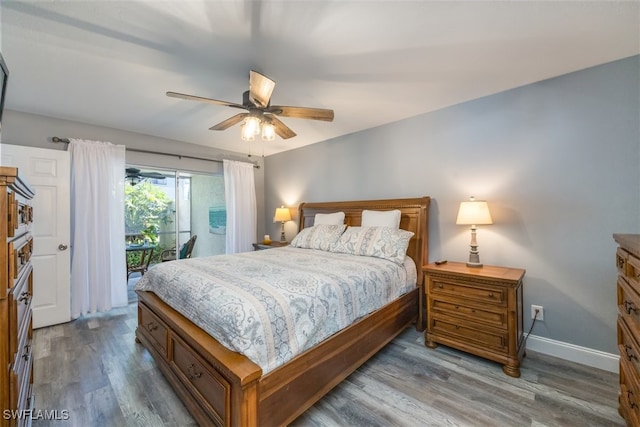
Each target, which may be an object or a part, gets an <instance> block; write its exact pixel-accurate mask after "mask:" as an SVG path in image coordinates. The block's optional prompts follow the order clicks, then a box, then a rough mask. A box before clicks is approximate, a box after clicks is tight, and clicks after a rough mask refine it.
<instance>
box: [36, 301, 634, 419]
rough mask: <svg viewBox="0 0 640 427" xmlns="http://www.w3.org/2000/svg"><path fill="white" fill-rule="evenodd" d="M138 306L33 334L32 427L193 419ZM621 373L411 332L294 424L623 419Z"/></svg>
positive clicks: (134, 305)
mask: <svg viewBox="0 0 640 427" xmlns="http://www.w3.org/2000/svg"><path fill="white" fill-rule="evenodd" d="M136 315H137V310H136V304H135V303H134V304H130V305H129V306H128V307H126V308H120V309H115V310H112V311H111V312H110V313H106V314H104V313H103V314H97V315H93V316H88V317H85V318H81V319H78V320H76V321H73V322H70V323H67V324H64V325H57V326H53V327H49V328H43V329H38V330H35V331H34V357H35V362H34V391H35V394H36V410H47V411H52V410H58V411H59V412H60V411H62V410H67V411H69V419H68V420H66V421H45V420H35V421H34V425H35V426H47V425H52V426H118V427H121V426H122V427H124V426H153V427H161V426H192V425H195V423H194V421H193V420H192V419H191V417H190V416H189V414H188V413H187V412H186V410H185V408H184V406H183V405H182V404H181V403H180V401H179V400H178V398H177V397H176V396H175V394H174V393H173V392H172V391H171V389H170V387H169V384H168V383H167V381H166V380H165V379H164V377H163V376H162V374H161V373H160V372H159V370H158V368H157V367H156V365H155V363H154V362H153V360H152V359H151V356H150V355H149V353H148V352H147V351H146V350H145V349H144V348H143V347H142V346H141V345H140V344H136V343H135V341H134V330H135V327H136ZM617 389H618V378H617V375H615V374H612V373H609V372H605V371H600V370H597V369H593V368H588V367H584V366H581V365H577V364H573V363H568V362H566V361H563V360H560V359H555V358H552V357H548V356H544V355H541V354H536V353H533V352H529V354H528V355H527V357H526V358H525V359H524V362H523V368H522V377H521V378H511V377H508V376H506V375H504V374H503V373H502V369H501V367H500V366H499V365H498V364H495V363H493V362H488V361H484V360H482V359H479V358H476V357H473V356H470V355H467V354H464V353H462V352H458V351H455V350H452V349H449V348H446V347H443V346H440V347H438V348H437V349H435V350H430V349H427V348H426V347H424V345H423V339H422V335H421V334H420V333H418V332H416V331H415V330H413V329H408V330H406V331H405V332H404V333H403V334H402V335H401V336H399V337H398V338H397V339H396V340H395V341H393V342H392V343H391V344H390V345H388V346H387V347H385V348H384V349H383V350H382V351H381V352H380V353H378V354H377V355H376V356H374V357H373V358H372V359H371V360H370V361H369V362H367V363H366V364H365V365H364V366H362V367H361V368H360V369H359V370H358V371H357V372H355V373H354V374H353V375H351V376H350V377H349V378H347V380H345V381H344V382H342V383H341V384H340V385H338V387H336V388H335V389H334V390H333V391H332V392H330V393H329V394H328V395H327V396H325V398H324V399H322V400H321V401H320V402H318V403H317V404H316V405H315V406H313V407H312V408H310V409H309V410H308V411H307V412H305V413H304V414H303V415H302V416H301V417H299V418H298V419H297V420H296V421H295V422H294V423H293V424H292V425H293V426H442V425H447V426H536V427H542V426H580V427H583V426H623V425H624V422H623V420H622V419H621V418H620V416H619V415H618V411H617Z"/></svg>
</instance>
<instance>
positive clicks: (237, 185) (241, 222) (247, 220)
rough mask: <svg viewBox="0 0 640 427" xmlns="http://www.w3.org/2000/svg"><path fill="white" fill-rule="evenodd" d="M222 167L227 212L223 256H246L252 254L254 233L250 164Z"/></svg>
mask: <svg viewBox="0 0 640 427" xmlns="http://www.w3.org/2000/svg"><path fill="white" fill-rule="evenodd" d="M223 165H224V196H225V205H226V208H227V236H226V241H225V243H226V245H225V246H226V253H228V254H235V253H238V252H248V251H251V250H253V246H252V244H253V243H254V242H255V239H256V233H257V225H256V223H257V213H256V185H255V181H254V178H253V164H252V163H244V162H235V161H233V160H224V161H223Z"/></svg>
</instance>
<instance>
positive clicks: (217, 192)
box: [178, 172, 227, 257]
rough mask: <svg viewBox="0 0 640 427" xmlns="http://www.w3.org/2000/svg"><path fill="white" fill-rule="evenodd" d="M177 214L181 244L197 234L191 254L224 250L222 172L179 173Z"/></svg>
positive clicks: (213, 253)
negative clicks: (217, 173) (216, 173)
mask: <svg viewBox="0 0 640 427" xmlns="http://www.w3.org/2000/svg"><path fill="white" fill-rule="evenodd" d="M178 213H179V218H180V221H179V223H180V232H179V236H178V240H179V242H180V245H183V244H184V243H186V242H187V240H189V239H190V238H192V239H193V238H194V236H196V237H195V245H194V247H193V253H192V255H191V256H192V257H196V256H209V255H221V254H224V253H225V233H226V224H227V216H226V210H225V204H224V179H223V176H222V175H213V174H202V173H187V172H179V173H178Z"/></svg>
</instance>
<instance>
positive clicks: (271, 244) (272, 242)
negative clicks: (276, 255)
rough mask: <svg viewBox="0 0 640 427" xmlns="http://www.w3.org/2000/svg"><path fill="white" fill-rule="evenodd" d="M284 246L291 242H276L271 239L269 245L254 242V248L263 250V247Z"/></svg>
mask: <svg viewBox="0 0 640 427" xmlns="http://www.w3.org/2000/svg"><path fill="white" fill-rule="evenodd" d="M283 246H289V242H276V241H271V243H269V244H268V245H265V244H264V243H253V249H254V250H256V251H261V250H263V249H272V248H281V247H283Z"/></svg>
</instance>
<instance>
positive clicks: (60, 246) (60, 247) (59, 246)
mask: <svg viewBox="0 0 640 427" xmlns="http://www.w3.org/2000/svg"><path fill="white" fill-rule="evenodd" d="M67 248H68V246H67V245H65V244H64V243H60V244H59V245H58V249H60V250H61V251H66V250H67Z"/></svg>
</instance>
